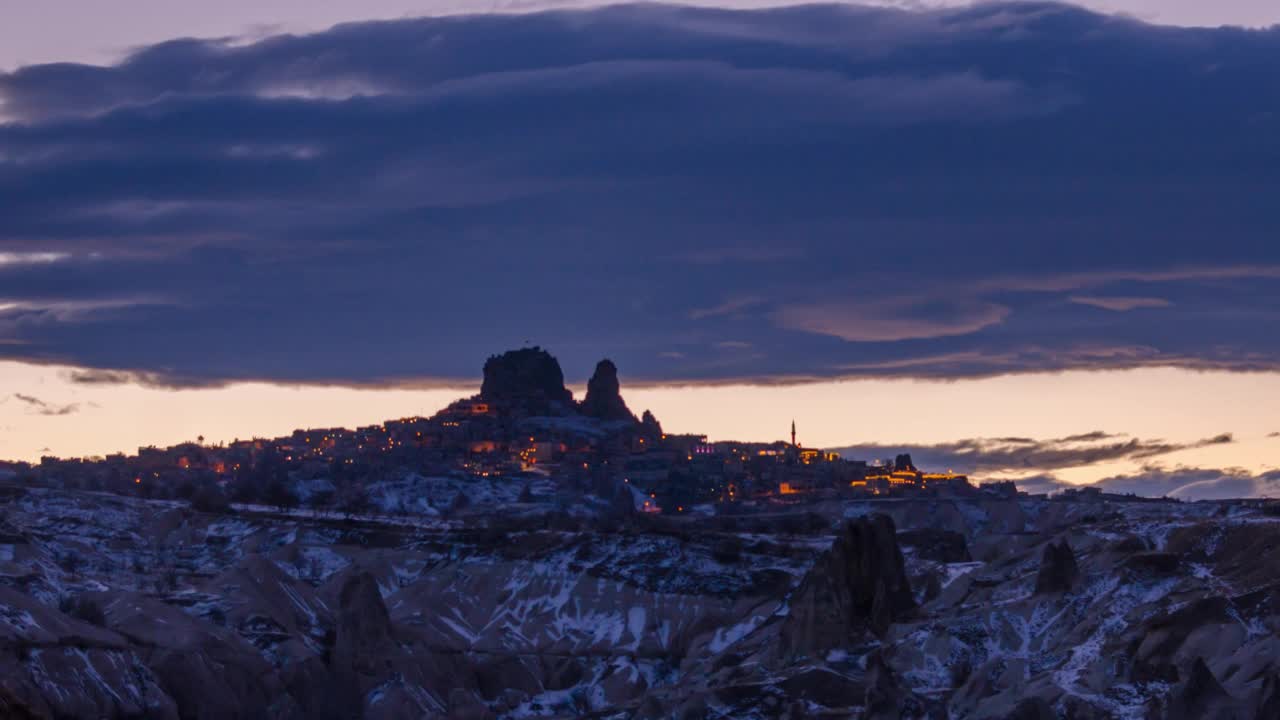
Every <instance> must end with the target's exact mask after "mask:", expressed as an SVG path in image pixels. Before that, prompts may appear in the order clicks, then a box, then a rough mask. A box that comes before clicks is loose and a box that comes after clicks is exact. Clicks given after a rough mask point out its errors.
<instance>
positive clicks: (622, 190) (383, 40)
mask: <svg viewBox="0 0 1280 720" xmlns="http://www.w3.org/2000/svg"><path fill="white" fill-rule="evenodd" d="M1278 73H1280V31H1277V30H1272V31H1244V30H1233V29H1221V30H1208V29H1172V28H1162V27H1154V26H1149V25H1144V24H1141V23H1139V22H1137V21H1134V20H1130V19H1121V18H1110V17H1105V16H1100V15H1096V14H1091V13H1088V12H1085V11H1083V10H1079V9H1076V8H1072V7H1068V6H1063V5H1055V4H1041V3H1016V4H988V5H980V6H975V7H972V8H966V9H960V10H941V11H922V12H912V11H903V10H895V9H885V8H874V9H873V8H858V7H834V6H813V7H798V8H788V9H778V10H768V11H754V12H742V11H729V10H715V9H691V8H680V7H666V6H652V5H646V6H619V7H612V8H606V9H602V10H594V11H587V12H550V13H538V14H531V15H519V16H475V17H454V18H439V19H420V20H401V21H394V22H378V23H358V24H350V25H342V26H338V27H336V28H333V29H332V30H329V31H327V32H322V33H317V34H313V35H305V36H279V37H271V38H267V39H264V40H260V41H256V42H250V43H241V42H231V41H212V40H194V39H183V40H175V41H172V42H168V43H163V44H160V45H156V46H152V47H148V48H143V49H141V50H139V51H138V52H136V53H135V54H134V55H132V56H131V57H129V58H127V59H126V60H125V61H123V62H121V63H120V64H119V65H115V66H111V67H90V66H84V65H74V64H55V65H41V66H32V67H26V68H21V69H19V70H16V71H14V72H12V73H9V74H3V75H0V117H4V118H6V119H7V124H4V125H0V356H2V357H8V358H18V359H27V360H35V361H42V362H55V361H57V362H70V363H74V364H77V365H81V366H85V367H88V368H93V369H96V370H105V371H112V372H114V373H116V374H110V373H108V374H89V375H85V376H83V378H81V379H82V380H84V381H96V382H103V381H112V380H116V381H119V380H122V379H123V380H130V379H138V378H141V379H144V380H146V381H147V382H150V383H152V384H173V383H196V384H199V383H210V382H224V381H228V380H236V379H247V378H269V379H276V380H283V381H303V382H312V381H314V382H351V383H368V382H395V381H409V380H418V381H422V380H424V379H430V378H471V377H472V376H474V374H475V373H476V369H477V368H478V367H479V364H480V362H481V361H482V359H483V358H484V357H485V356H486V355H487V354H489V353H490V352H493V351H495V350H500V349H503V348H505V347H508V346H514V345H519V344H522V343H524V342H526V341H529V342H535V343H540V344H542V345H545V346H549V347H551V348H552V349H553V350H554V351H555V352H556V353H557V354H558V355H560V356H561V357H562V358H563V359H564V361H565V364H566V369H567V371H568V373H569V375H570V376H571V377H578V378H580V377H582V376H584V375H585V374H586V373H587V372H588V371H589V369H590V367H591V366H592V363H593V362H594V360H595V359H597V358H598V357H600V356H602V355H606V354H607V355H610V356H612V357H614V358H615V359H616V360H617V361H618V362H619V363H620V365H621V366H622V367H623V368H624V371H625V372H626V373H627V375H628V377H629V378H635V379H640V378H643V379H649V380H654V381H717V380H725V379H729V378H756V379H761V380H777V379H779V378H814V377H831V376H847V375H910V376H928V377H956V376H964V375H980V374H993V373H1004V372H1020V371H1028V370H1042V369H1063V368H1071V367H1134V366H1144V365H1165V364H1176V365H1182V366H1186V367H1197V368H1225V369H1233V370H1248V369H1274V368H1275V366H1276V364H1277V363H1276V358H1277V357H1280V352H1277V351H1278V350H1280V347H1277V343H1278V342H1280V339H1278V338H1277V335H1276V334H1275V333H1274V332H1270V331H1268V328H1270V327H1274V326H1275V324H1276V322H1277V320H1278V319H1280V318H1277V315H1278V314H1280V249H1277V246H1276V244H1275V237H1276V232H1277V230H1280V203H1276V202H1275V198H1276V197H1277V195H1278V194H1280V187H1278V186H1280V142H1278V141H1277V138H1280V132H1277V131H1278V130H1280V85H1277V84H1276V83H1275V82H1274V79H1275V77H1277V74H1278ZM121 372H124V373H133V374H132V375H130V374H119V373H121Z"/></svg>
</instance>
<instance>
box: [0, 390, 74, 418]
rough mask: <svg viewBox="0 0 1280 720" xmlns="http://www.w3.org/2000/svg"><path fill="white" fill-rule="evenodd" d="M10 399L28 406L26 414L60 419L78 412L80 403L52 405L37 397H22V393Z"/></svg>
mask: <svg viewBox="0 0 1280 720" xmlns="http://www.w3.org/2000/svg"><path fill="white" fill-rule="evenodd" d="M12 397H13V399H14V400H17V401H18V402H20V403H24V404H26V405H27V406H28V412H30V413H32V414H34V415H44V416H46V417H62V416H64V415H71V414H74V413H77V412H79V411H80V403H71V404H70V405H53V404H51V403H48V402H45V401H44V400H41V399H40V398H38V397H34V396H32V395H23V394H22V393H14V394H13V395H12Z"/></svg>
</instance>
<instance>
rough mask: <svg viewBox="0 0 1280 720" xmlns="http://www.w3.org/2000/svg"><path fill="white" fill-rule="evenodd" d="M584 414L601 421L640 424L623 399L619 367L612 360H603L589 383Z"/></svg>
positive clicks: (583, 407) (583, 409)
mask: <svg viewBox="0 0 1280 720" xmlns="http://www.w3.org/2000/svg"><path fill="white" fill-rule="evenodd" d="M582 414H583V415H588V416H590V417H593V418H598V419H600V420H629V421H631V422H638V421H637V420H636V416H635V415H633V414H631V410H630V409H628V408H627V403H626V402H624V401H623V399H622V392H621V389H620V385H619V383H618V367H617V366H616V365H614V364H613V361H612V360H601V361H600V362H599V363H598V364H597V365H596V371H595V373H593V374H592V375H591V380H589V381H588V382H587V396H586V397H585V398H583V400H582Z"/></svg>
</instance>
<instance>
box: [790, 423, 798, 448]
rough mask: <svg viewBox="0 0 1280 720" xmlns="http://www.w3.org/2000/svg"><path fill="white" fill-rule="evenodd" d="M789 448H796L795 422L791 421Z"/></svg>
mask: <svg viewBox="0 0 1280 720" xmlns="http://www.w3.org/2000/svg"><path fill="white" fill-rule="evenodd" d="M791 447H797V445H796V421H795V420H792V421H791Z"/></svg>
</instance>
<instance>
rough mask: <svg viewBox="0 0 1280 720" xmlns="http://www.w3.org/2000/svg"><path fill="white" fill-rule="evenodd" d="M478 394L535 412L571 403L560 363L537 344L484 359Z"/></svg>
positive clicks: (571, 398) (528, 411)
mask: <svg viewBox="0 0 1280 720" xmlns="http://www.w3.org/2000/svg"><path fill="white" fill-rule="evenodd" d="M480 397H482V398H483V399H485V400H486V401H488V402H491V403H494V404H497V405H500V406H502V407H504V408H509V409H516V410H522V411H524V412H526V413H528V414H535V415H536V414H546V413H549V412H553V411H556V410H560V409H568V408H570V407H572V405H573V394H572V393H570V392H569V390H568V389H566V388H565V386H564V372H563V371H562V370H561V369H560V362H559V361H558V360H556V359H555V357H553V356H552V355H551V353H549V352H547V351H546V350H543V349H542V348H540V347H532V348H523V349H521V350H511V351H508V352H505V353H502V354H501V355H494V356H492V357H490V358H489V359H488V360H486V361H485V363H484V383H483V384H482V385H481V387H480Z"/></svg>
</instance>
